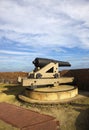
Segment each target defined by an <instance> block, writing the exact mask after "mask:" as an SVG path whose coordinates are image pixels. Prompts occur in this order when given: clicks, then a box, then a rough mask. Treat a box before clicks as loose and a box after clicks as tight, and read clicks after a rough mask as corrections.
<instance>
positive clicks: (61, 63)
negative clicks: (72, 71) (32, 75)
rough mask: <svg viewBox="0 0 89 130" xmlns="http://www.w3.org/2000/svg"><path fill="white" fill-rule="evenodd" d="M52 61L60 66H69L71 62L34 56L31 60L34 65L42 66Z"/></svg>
mask: <svg viewBox="0 0 89 130" xmlns="http://www.w3.org/2000/svg"><path fill="white" fill-rule="evenodd" d="M51 62H54V63H58V65H59V67H62V66H71V64H70V63H69V62H64V61H58V60H52V59H46V58H36V59H35V60H34V61H33V64H34V65H35V67H40V68H42V67H44V66H45V65H47V64H49V63H51Z"/></svg>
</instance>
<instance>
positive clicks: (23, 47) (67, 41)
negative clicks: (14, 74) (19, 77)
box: [0, 0, 89, 71]
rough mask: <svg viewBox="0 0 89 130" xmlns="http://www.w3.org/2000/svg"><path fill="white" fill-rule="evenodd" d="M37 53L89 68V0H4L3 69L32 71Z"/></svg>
mask: <svg viewBox="0 0 89 130" xmlns="http://www.w3.org/2000/svg"><path fill="white" fill-rule="evenodd" d="M36 57H43V58H44V57H45V58H51V59H56V60H62V61H69V62H70V63H71V64H72V66H71V67H70V68H68V69H76V68H77V69H79V68H89V0H0V71H31V70H32V69H33V68H34V66H33V64H32V61H33V60H34V59H35V58H36ZM63 69H66V68H63Z"/></svg>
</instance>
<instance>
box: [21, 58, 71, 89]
mask: <svg viewBox="0 0 89 130" xmlns="http://www.w3.org/2000/svg"><path fill="white" fill-rule="evenodd" d="M33 64H34V65H35V69H34V70H33V71H32V72H30V73H29V74H28V77H27V78H25V79H22V86H28V87H29V88H34V87H38V86H42V87H43V86H49V85H51V86H57V85H59V84H60V83H65V82H69V80H70V81H73V79H71V78H66V80H64V79H63V78H61V77H60V73H59V69H58V68H59V67H62V66H71V64H70V63H69V62H63V61H57V60H52V59H46V58H36V59H35V60H34V61H33Z"/></svg>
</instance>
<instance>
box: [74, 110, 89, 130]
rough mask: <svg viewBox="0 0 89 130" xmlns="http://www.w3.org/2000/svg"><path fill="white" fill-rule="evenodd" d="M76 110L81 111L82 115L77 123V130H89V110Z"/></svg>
mask: <svg viewBox="0 0 89 130" xmlns="http://www.w3.org/2000/svg"><path fill="white" fill-rule="evenodd" d="M76 110H77V111H80V114H79V116H78V117H77V119H76V122H75V126H76V130H89V108H88V109H85V110H82V109H76Z"/></svg>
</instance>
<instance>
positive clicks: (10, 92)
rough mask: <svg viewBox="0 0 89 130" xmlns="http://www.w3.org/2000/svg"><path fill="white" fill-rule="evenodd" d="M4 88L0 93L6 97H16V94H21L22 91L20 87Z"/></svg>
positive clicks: (7, 86)
mask: <svg viewBox="0 0 89 130" xmlns="http://www.w3.org/2000/svg"><path fill="white" fill-rule="evenodd" d="M4 88H6V89H5V90H3V91H2V92H3V93H5V94H6V95H14V96H17V95H18V94H20V93H22V91H24V88H23V87H22V86H20V85H6V86H4Z"/></svg>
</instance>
